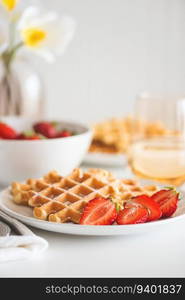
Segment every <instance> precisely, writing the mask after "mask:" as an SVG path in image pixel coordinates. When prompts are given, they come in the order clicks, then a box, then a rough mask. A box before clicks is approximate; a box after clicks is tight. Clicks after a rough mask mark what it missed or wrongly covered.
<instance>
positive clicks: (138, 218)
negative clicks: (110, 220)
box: [116, 205, 149, 225]
mask: <svg viewBox="0 0 185 300" xmlns="http://www.w3.org/2000/svg"><path fill="white" fill-rule="evenodd" d="M148 215H149V214H148V210H147V209H146V208H144V207H142V206H134V205H133V206H130V207H128V208H124V209H123V210H121V211H120V212H119V214H118V216H117V219H116V222H117V224H119V225H127V224H139V223H145V222H146V221H147V219H148Z"/></svg>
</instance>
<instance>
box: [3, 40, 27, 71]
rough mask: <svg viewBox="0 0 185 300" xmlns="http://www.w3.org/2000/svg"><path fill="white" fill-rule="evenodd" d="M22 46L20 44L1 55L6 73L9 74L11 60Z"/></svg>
mask: <svg viewBox="0 0 185 300" xmlns="http://www.w3.org/2000/svg"><path fill="white" fill-rule="evenodd" d="M22 46H23V43H22V42H20V43H18V44H17V45H16V46H15V47H14V48H12V49H10V50H6V51H5V52H4V53H3V54H2V60H3V62H4V66H5V68H6V70H7V72H9V70H10V64H11V62H12V60H13V59H14V57H15V54H16V52H17V51H18V49H19V48H21V47H22Z"/></svg>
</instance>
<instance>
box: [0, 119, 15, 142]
mask: <svg viewBox="0 0 185 300" xmlns="http://www.w3.org/2000/svg"><path fill="white" fill-rule="evenodd" d="M16 136H17V133H16V131H15V130H14V129H13V128H12V127H10V126H9V125H6V124H5V123H0V137H1V138H3V139H6V140H12V139H15V138H16Z"/></svg>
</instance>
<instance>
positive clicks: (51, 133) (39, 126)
mask: <svg viewBox="0 0 185 300" xmlns="http://www.w3.org/2000/svg"><path fill="white" fill-rule="evenodd" d="M33 128H34V130H35V132H37V133H39V134H42V135H43V136H45V137H47V138H54V137H55V136H56V129H55V126H54V125H53V124H52V123H50V122H39V123H36V124H35V125H34V126H33Z"/></svg>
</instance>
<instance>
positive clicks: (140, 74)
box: [38, 0, 185, 122]
mask: <svg viewBox="0 0 185 300" xmlns="http://www.w3.org/2000/svg"><path fill="white" fill-rule="evenodd" d="M40 2H41V3H43V4H44V6H45V7H46V8H49V9H54V10H57V11H58V12H60V13H61V14H69V15H71V16H73V17H74V18H75V20H76V22H77V30H76V34H75V37H74V39H73V41H72V43H71V44H70V46H69V48H68V50H67V52H66V53H65V54H64V55H63V56H62V57H60V58H59V59H58V60H57V63H55V64H54V65H47V64H44V62H40V63H39V66H38V68H39V69H40V71H41V73H42V74H43V76H44V77H45V83H46V88H47V103H48V105H47V112H48V114H49V115H50V116H52V117H59V118H69V119H77V120H81V121H85V122H86V121H90V122H93V121H95V120H100V119H102V118H106V117H109V116H122V115H125V114H127V113H128V112H130V111H131V110H132V106H133V103H134V100H135V97H136V94H137V93H139V92H141V91H143V90H148V91H151V92H178V93H179V92H180V93H182V92H184V91H185V1H184V0H52V1H51V0H40Z"/></svg>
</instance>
